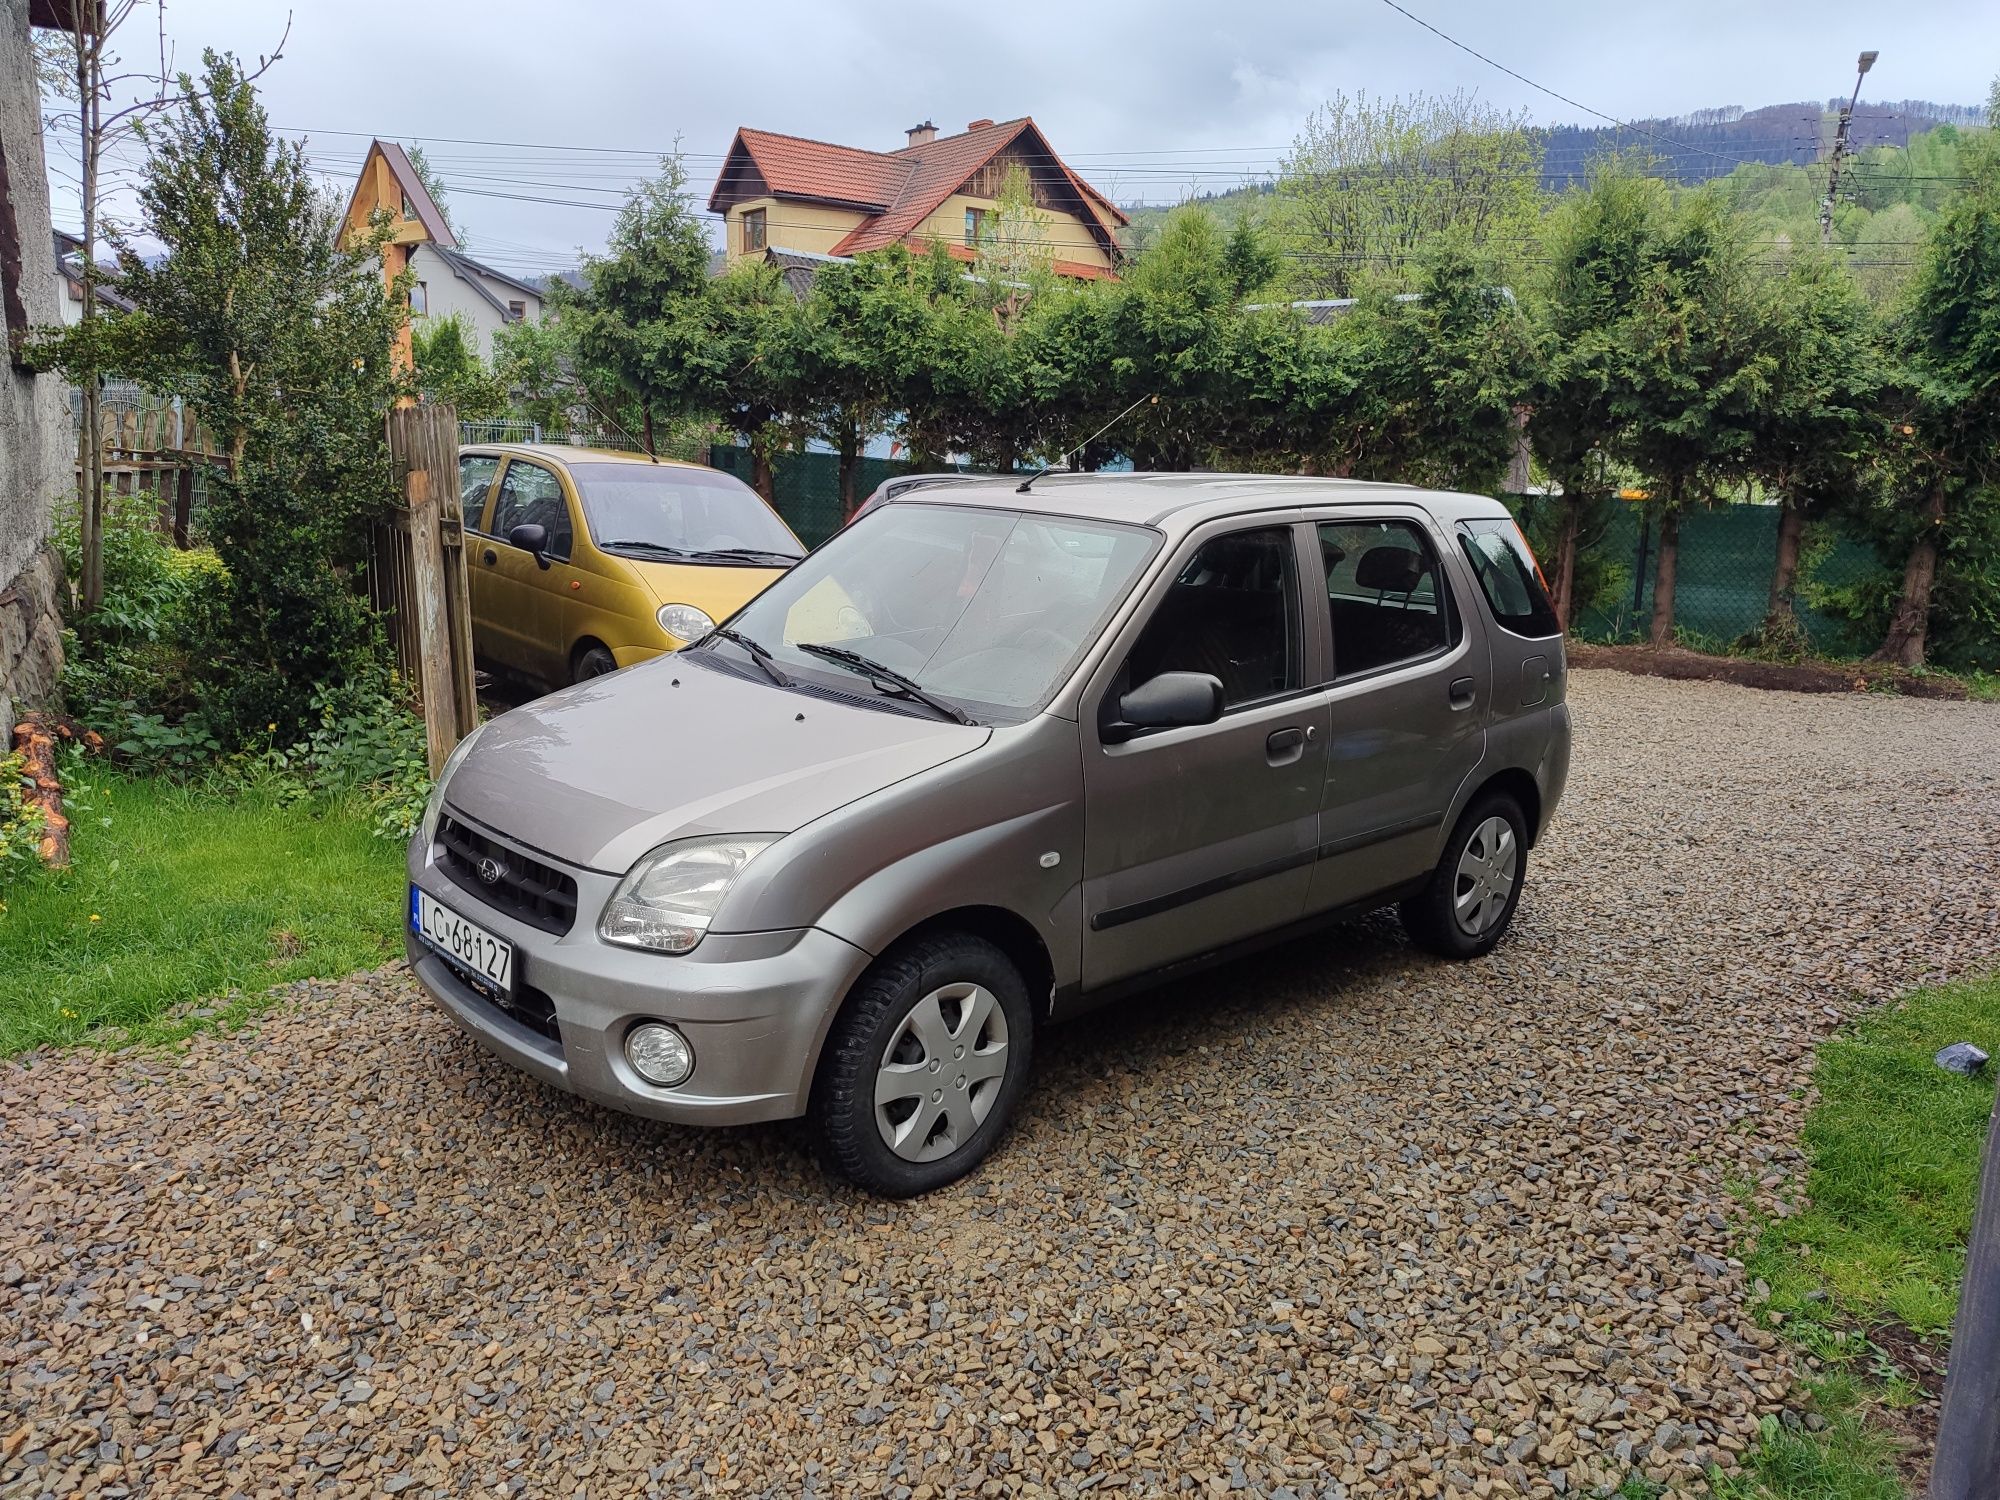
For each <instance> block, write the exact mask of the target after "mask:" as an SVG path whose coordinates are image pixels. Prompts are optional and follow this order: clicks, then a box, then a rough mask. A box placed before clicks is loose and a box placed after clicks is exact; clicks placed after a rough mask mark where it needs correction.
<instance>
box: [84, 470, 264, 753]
mask: <svg viewBox="0 0 2000 1500" xmlns="http://www.w3.org/2000/svg"><path fill="white" fill-rule="evenodd" d="M158 516H159V508H158V503H157V501H156V500H155V499H154V498H153V496H151V495H150V494H146V493H140V494H137V495H111V496H106V497H105V513H104V602H103V604H102V605H100V606H99V607H98V608H97V610H95V611H94V612H93V613H91V614H90V615H87V616H83V617H81V618H73V619H72V620H71V623H70V628H69V629H68V631H67V632H66V633H65V637H64V642H63V647H64V657H65V661H66V667H65V670H64V673H63V696H64V700H65V702H66V704H67V705H68V707H69V711H70V712H71V713H73V714H74V715H76V717H77V718H79V719H81V720H83V721H84V722H85V723H86V724H88V725H90V726H91V727H92V728H94V729H97V730H99V731H101V732H102V733H103V734H104V736H105V738H106V739H107V740H109V741H110V742H111V743H112V744H113V745H116V746H117V747H118V748H119V749H120V750H121V751H123V752H124V753H125V754H128V755H133V756H135V757H136V758H138V759H140V760H142V761H146V762H149V763H151V762H155V761H158V762H164V763H167V764H175V763H176V760H177V757H181V756H183V755H185V758H186V761H187V763H188V764H192V763H193V762H194V760H195V759H196V758H205V757H209V756H212V755H213V753H214V751H215V749H216V743H215V739H214V736H213V735H212V734H211V733H210V732H209V731H208V729H207V728H206V725H205V724H204V723H203V722H200V721H201V719H202V716H201V715H200V714H199V713H198V712H197V705H198V703H199V701H200V699H199V693H198V690H197V686H196V682H197V677H198V673H199V670H200V669H199V666H198V660H199V658H198V655H197V652H198V649H199V648H198V646H197V644H196V642H195V639H194V624H195V619H196V617H197V615H198V613H199V612H200V610H201V609H202V608H203V607H204V601H205V600H206V599H209V598H212V597H214V596H216V595H218V594H220V592H221V591H222V590H223V589H224V588H225V587H226V586H227V582H228V576H227V574H226V572H225V571H224V569H223V566H222V563H221V561H220V560H219V559H218V558H217V557H216V555H215V554H214V553H213V552H209V551H206V550H199V551H193V552H177V551H175V550H174V549H173V547H171V546H170V545H169V544H168V543H167V540H166V538H165V537H163V536H162V535H161V534H160V532H159V529H158ZM78 532H79V520H78V517H77V516H76V514H75V513H73V512H72V513H67V514H64V515H63V516H61V517H60V518H59V519H58V521H57V524H56V535H55V542H56V546H57V548H58V550H60V551H61V552H62V554H63V562H64V565H65V566H66V567H68V568H69V569H70V570H71V571H70V576H71V577H76V576H77V573H78V569H79V567H80V562H81V545H80V541H79V536H78Z"/></svg>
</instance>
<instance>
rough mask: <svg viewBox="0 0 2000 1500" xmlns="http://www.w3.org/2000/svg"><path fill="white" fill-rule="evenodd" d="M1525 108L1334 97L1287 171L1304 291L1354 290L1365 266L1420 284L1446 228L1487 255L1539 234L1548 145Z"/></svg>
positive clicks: (1286, 236)
mask: <svg viewBox="0 0 2000 1500" xmlns="http://www.w3.org/2000/svg"><path fill="white" fill-rule="evenodd" d="M1527 121H1528V116H1527V112H1526V111H1525V110H1524V111H1521V112H1520V113H1518V114H1516V113H1509V112H1507V111H1505V110H1501V109H1498V108H1495V107H1494V106H1492V105H1489V104H1486V103H1484V102H1483V101H1481V100H1479V99H1478V98H1476V97H1475V96H1473V95H1471V94H1469V93H1467V92H1465V91H1464V90H1462V89H1461V90H1459V91H1458V92H1456V93H1452V94H1414V95H1411V96H1410V97H1408V98H1399V99H1379V98H1378V99H1371V98H1370V97H1369V96H1368V95H1367V94H1366V93H1365V92H1364V93H1359V94H1355V95H1351V96H1350V95H1347V94H1335V95H1334V97H1333V98H1332V99H1330V100H1328V101H1327V102H1326V104H1325V105H1324V106H1322V107H1321V108H1319V109H1317V110H1315V111H1314V112H1313V113H1312V114H1311V115H1310V116H1309V117H1308V118H1307V120H1306V125H1305V129H1304V130H1303V131H1302V132H1300V134H1299V136H1298V138H1297V139H1296V140H1295V141H1294V142H1293V144H1292V150H1291V152H1290V154H1289V155H1287V156H1286V157H1285V159H1284V161H1283V163H1282V164H1281V166H1280V168H1279V175H1278V190H1277V197H1276V202H1275V205H1274V216H1275V222H1276V228H1277V230H1278V232H1279V234H1280V236H1281V238H1282V239H1283V241H1284V244H1285V247H1286V249H1287V250H1288V251H1289V252H1290V253H1291V255H1292V257H1293V274H1292V286H1293V290H1294V292H1295V293H1296V294H1297V295H1299V296H1302V297H1351V296H1354V295H1355V294H1356V293H1357V292H1358V291H1359V290H1360V288H1361V287H1362V285H1363V283H1364V281H1365V279H1366V273H1368V272H1369V271H1371V270H1373V271H1375V272H1376V273H1377V274H1378V275H1379V274H1383V273H1386V274H1387V275H1389V276H1390V277H1392V278H1395V279H1398V280H1399V281H1403V282H1409V281H1413V280H1414V278H1415V277H1416V275H1417V274H1418V271H1419V267H1420V263H1421V254H1422V251H1423V249H1424V247H1425V246H1426V245H1428V244H1429V243H1430V242H1431V240H1433V239H1434V238H1435V237H1436V236H1438V235H1441V234H1443V233H1444V232H1445V231H1447V230H1454V231H1457V232H1458V233H1460V234H1462V235H1464V236H1465V238H1466V242H1467V243H1468V244H1469V245H1470V246H1472V247H1473V248H1475V249H1478V250H1481V251H1484V252H1485V253H1486V254H1488V256H1489V257H1498V256H1501V255H1502V254H1503V252H1504V253H1506V254H1511V253H1512V252H1513V251H1514V249H1515V248H1516V245H1517V244H1518V243H1519V242H1520V241H1522V240H1523V239H1525V238H1526V237H1527V236H1529V235H1530V234H1532V232H1533V230H1534V227H1535V220H1536V214H1537V210H1538V207H1539V198H1540V179H1541V166H1542V148H1541V145H1540V143H1539V139H1538V137H1537V136H1535V135H1534V134H1532V133H1531V132H1530V131H1529V130H1528V129H1527Z"/></svg>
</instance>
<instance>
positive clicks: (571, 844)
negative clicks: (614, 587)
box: [445, 656, 989, 874]
mask: <svg viewBox="0 0 2000 1500" xmlns="http://www.w3.org/2000/svg"><path fill="white" fill-rule="evenodd" d="M988 733H989V731H987V730H986V729H984V728H982V727H978V726H966V725H962V724H954V723H949V722H946V721H944V720H939V719H928V718H917V717H913V716H911V715H908V714H903V713H898V712H892V711H889V710H885V709H876V708H863V707H860V706H857V705H853V704H847V703H841V702H834V701H829V700H827V699H825V698H820V697H815V696H812V695H810V694H806V693H796V692H787V691H785V690H783V689H781V688H778V687H776V686H775V685H772V684H768V683H763V682H750V681H745V680H743V679H741V678H738V677H734V676H731V675H729V674H728V673H726V672H722V671H717V670H715V669H713V668H711V667H706V666H699V665H696V664H694V663H692V662H689V661H687V660H685V659H682V658H677V657H673V656H665V657H661V658H659V659H657V660H655V661H650V662H647V663H645V664H644V665H642V666H637V667H633V668H630V669H629V670H627V671H623V672H617V673H613V674H611V675H610V676H606V677H596V678H591V679H589V680H587V681H585V682H581V683H578V684H577V685H576V686H575V687H573V688H568V689H566V690H564V691H563V692H560V693H556V694H554V695H552V696H550V697H547V698H542V699H539V700H537V701H536V702H534V703H530V704H527V705H525V706H524V707H521V708H517V709H514V710H513V711H512V712H510V713H505V714H502V715H500V717H499V718H497V719H494V720H493V721H492V722H491V723H490V724H488V725H487V726H486V728H485V729H484V730H483V731H481V733H480V736H479V742H478V743H477V744H476V745H474V746H473V747H472V750H471V752H470V753H469V754H468V755H467V756H466V758H465V760H464V761H463V762H462V763H461V764H460V765H459V767H458V769H457V770H456V771H455V772H454V773H453V775H452V778H451V783H450V785H449V786H447V787H446V788H445V802H446V804H447V805H448V806H449V807H451V808H452V809H454V810H455V811H457V812H461V813H463V814H465V815H466V816H467V817H469V818H472V819H475V820H476V821H478V822H480V823H483V824H485V825H486V826H487V827H488V828H491V829H493V830H494V831H495V832H497V833H501V834H504V835H506V836H507V837H508V838H511V839H515V840H518V841H519V842H521V843H523V844H526V845H529V846H530V847H532V848H534V849H538V850H540V851H542V852H543V853H546V854H551V855H554V856H555V857H556V858H557V859H560V860H563V861H565V862H567V863H570V864H575V865H581V866H584V867H586V868H589V869H594V870H603V871H607V872H609V873H611V874H623V873H624V872H625V871H626V870H628V869H630V868H631V867H632V864H633V862H634V861H636V860H637V859H638V858H639V856H640V855H642V854H644V853H646V851H647V850H649V849H653V848H657V847H658V846H659V845H661V844H664V843H666V842H667V841H669V840H670V839H677V838H688V837H693V836H694V835H697V834H716V833H721V834H729V833H779V834H784V833H790V832H792V831H793V830H794V829H796V828H800V827H802V826H804V825H805V824H807V823H810V822H811V821H813V819H815V818H818V817H822V816H824V815H825V814H826V813H829V812H832V811H833V810H834V809H835V808H838V807H842V806H844V805H846V804H847V803H849V802H852V801H854V800H855V799H856V798H857V797H865V796H867V795H868V794H869V793H870V792H874V791H879V790H880V789H881V788H883V787H885V786H889V785H891V784H893V783H895V782H898V781H901V780H903V779H904V778H905V777H908V776H914V775H916V774H917V773H918V772H920V771H926V770H929V769H930V768H931V767H933V766H937V765H942V764H943V763H944V762H945V761H948V760H951V759H954V758H955V757H957V756H960V755H964V754H966V753H967V752H968V751H971V750H976V749H978V748H979V746H981V745H982V744H984V743H985V742H986V739H987V737H988Z"/></svg>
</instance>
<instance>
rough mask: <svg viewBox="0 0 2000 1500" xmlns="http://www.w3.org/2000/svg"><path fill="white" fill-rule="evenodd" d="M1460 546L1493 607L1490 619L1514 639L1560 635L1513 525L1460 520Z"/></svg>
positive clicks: (1532, 558)
mask: <svg viewBox="0 0 2000 1500" xmlns="http://www.w3.org/2000/svg"><path fill="white" fill-rule="evenodd" d="M1458 541H1459V545H1460V546H1462V547H1464V548H1465V558H1466V561H1467V562H1469V563H1471V564H1472V576H1473V577H1474V578H1476V579H1478V580H1479V591H1480V592H1481V593H1482V594H1484V595H1485V596H1486V602H1487V603H1488V604H1490V605H1492V606H1493V618H1494V619H1496V620H1498V621H1499V622H1500V623H1501V625H1502V626H1504V627H1505V628H1506V629H1508V630H1510V631H1512V632H1513V633H1514V634H1515V635H1526V636H1545V635H1559V634H1560V633H1561V631H1562V627H1561V626H1560V625H1559V624H1557V622H1556V607H1555V605H1554V604H1553V603H1551V602H1550V600H1549V595H1548V590H1547V589H1545V588H1543V587H1542V576H1541V573H1540V572H1539V571H1538V570H1537V569H1536V567H1535V555H1534V553H1532V552H1530V551H1529V550H1528V542H1527V539H1526V538H1525V537H1523V536H1522V535H1521V528H1520V527H1518V526H1516V525H1515V524H1514V523H1513V522H1512V521H1502V520H1498V519H1495V520H1478V521H1461V522H1459V526H1458Z"/></svg>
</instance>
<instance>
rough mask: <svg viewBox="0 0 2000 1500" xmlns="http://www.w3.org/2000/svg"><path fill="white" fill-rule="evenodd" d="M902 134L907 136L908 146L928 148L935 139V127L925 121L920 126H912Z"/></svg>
mask: <svg viewBox="0 0 2000 1500" xmlns="http://www.w3.org/2000/svg"><path fill="white" fill-rule="evenodd" d="M904 134H906V135H908V136H909V138H910V145H912V146H928V145H929V144H930V143H931V142H932V141H934V140H936V139H937V126H935V125H933V124H931V122H930V121H929V120H926V121H924V123H923V124H921V125H912V126H911V127H910V128H909V129H908V130H907V131H905V132H904Z"/></svg>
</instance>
